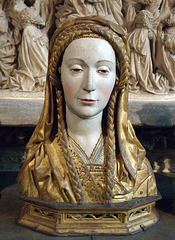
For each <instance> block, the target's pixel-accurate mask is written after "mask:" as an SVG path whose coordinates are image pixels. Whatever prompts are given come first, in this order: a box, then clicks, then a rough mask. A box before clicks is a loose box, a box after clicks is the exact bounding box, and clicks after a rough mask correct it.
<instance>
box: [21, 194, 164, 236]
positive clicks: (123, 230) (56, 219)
mask: <svg viewBox="0 0 175 240" xmlns="http://www.w3.org/2000/svg"><path fill="white" fill-rule="evenodd" d="M22 199H23V201H24V202H25V203H24V206H23V208H22V211H21V216H20V218H19V220H18V224H20V225H23V226H25V227H29V228H31V229H33V230H35V231H39V232H43V233H46V234H51V235H57V236H68V235H99V234H115V235H129V234H134V233H136V232H140V231H143V230H146V229H147V228H149V227H151V226H153V225H154V224H156V223H157V221H158V215H157V213H156V211H155V208H154V205H155V201H156V200H158V199H160V196H154V197H145V198H139V199H138V198H137V199H133V200H132V201H130V202H125V203H118V204H112V205H110V206H108V205H100V204H88V205H75V204H58V203H47V202H44V201H41V200H38V199H32V198H24V197H23V198H22Z"/></svg>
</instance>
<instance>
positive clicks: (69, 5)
mask: <svg viewBox="0 0 175 240" xmlns="http://www.w3.org/2000/svg"><path fill="white" fill-rule="evenodd" d="M93 15H94V16H100V17H102V18H104V19H106V20H110V21H112V22H114V23H117V24H118V25H120V26H123V24H124V22H123V14H122V0H115V1H114V0H80V1H77V0H64V3H63V1H62V4H59V5H58V7H57V13H56V18H57V21H56V24H57V26H58V25H59V24H60V23H62V22H64V21H65V20H66V19H67V18H68V19H70V18H76V17H84V16H93Z"/></svg>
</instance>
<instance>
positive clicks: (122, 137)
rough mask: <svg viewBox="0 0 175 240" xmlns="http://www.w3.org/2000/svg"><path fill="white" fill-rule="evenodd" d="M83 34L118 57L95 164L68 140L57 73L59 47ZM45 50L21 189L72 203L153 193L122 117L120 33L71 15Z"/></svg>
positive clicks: (124, 77)
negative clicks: (40, 97)
mask: <svg viewBox="0 0 175 240" xmlns="http://www.w3.org/2000/svg"><path fill="white" fill-rule="evenodd" d="M101 26H103V28H101ZM88 35H89V36H91V37H92V36H93V37H95V38H97V37H98V36H99V38H103V39H105V40H107V41H108V42H109V43H110V44H111V45H112V47H113V49H114V50H115V52H116V54H117V55H118V59H119V69H118V70H117V76H116V83H115V87H114V90H113V92H112V94H111V97H110V100H109V103H108V105H107V109H106V112H107V114H106V119H107V120H106V122H105V125H104V126H105V128H104V130H103V137H102V138H103V139H104V146H103V150H104V161H103V163H100V162H99V163H95V164H94V163H93V162H90V163H88V164H87V163H86V162H84V161H83V160H82V158H81V154H78V152H76V151H75V149H76V148H75V147H73V146H72V144H71V140H69V136H68V134H67V128H66V122H65V110H64V95H63V90H62V87H61V81H60V74H59V73H58V67H59V66H60V58H61V55H62V53H63V52H64V50H65V48H66V47H67V46H68V45H69V43H70V42H72V41H73V40H74V39H77V38H82V37H84V36H85V37H87V36H88ZM50 53H51V55H50V60H49V74H48V79H47V84H46V94H45V104H44V107H43V111H42V114H41V117H40V120H39V123H38V125H37V127H36V129H35V131H34V133H33V135H32V137H31V139H30V141H29V143H28V145H27V158H26V160H25V162H24V164H23V166H22V168H21V170H20V173H19V176H18V182H19V183H20V184H21V191H22V194H23V195H26V196H28V197H34V198H39V199H42V200H44V201H48V202H60V203H61V202H68V203H78V204H86V203H104V204H110V203H118V202H123V201H128V200H131V199H132V198H136V197H145V196H154V195H156V194H157V188H156V183H155V179H154V175H153V171H152V168H151V166H150V163H149V161H148V160H147V159H146V157H145V150H144V149H143V147H142V146H141V144H140V142H139V141H138V139H137V138H136V136H135V133H134V130H133V127H132V125H131V123H130V121H129V120H128V116H127V111H128V110H127V104H128V86H127V82H128V78H129V56H128V53H127V46H126V44H125V39H124V37H123V36H122V35H121V34H120V33H117V32H116V31H115V30H114V28H111V27H110V25H109V24H108V23H107V22H105V21H104V20H100V19H99V18H83V19H77V20H74V21H71V22H68V23H67V24H66V25H62V26H61V27H59V28H58V29H57V31H56V32H55V34H54V36H53V38H52V41H51V48H50ZM57 64H58V65H57ZM98 147H100V146H96V151H98Z"/></svg>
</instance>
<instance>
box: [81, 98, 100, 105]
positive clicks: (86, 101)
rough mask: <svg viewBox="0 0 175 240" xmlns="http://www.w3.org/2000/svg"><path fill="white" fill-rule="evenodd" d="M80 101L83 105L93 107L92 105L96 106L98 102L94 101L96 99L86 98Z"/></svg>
mask: <svg viewBox="0 0 175 240" xmlns="http://www.w3.org/2000/svg"><path fill="white" fill-rule="evenodd" d="M80 101H81V102H82V103H83V104H87V105H91V104H94V103H95V102H97V100H94V99H84V98H80Z"/></svg>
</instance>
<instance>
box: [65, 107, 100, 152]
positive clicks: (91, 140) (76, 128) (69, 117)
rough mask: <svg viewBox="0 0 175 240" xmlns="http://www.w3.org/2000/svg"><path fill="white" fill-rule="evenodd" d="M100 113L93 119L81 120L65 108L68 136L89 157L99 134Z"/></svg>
mask: <svg viewBox="0 0 175 240" xmlns="http://www.w3.org/2000/svg"><path fill="white" fill-rule="evenodd" d="M101 122H102V112H100V113H99V114H98V115H96V116H94V117H89V118H81V117H79V116H77V115H75V114H74V113H72V112H71V111H70V110H69V109H68V107H66V123H67V129H68V134H69V136H71V137H72V138H73V139H74V140H75V141H76V142H77V143H78V144H79V145H80V147H81V148H82V149H83V150H84V151H85V152H86V154H87V156H90V155H91V153H92V151H93V149H94V147H95V145H96V143H97V141H98V139H99V137H100V135H101V133H102V127H101Z"/></svg>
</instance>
